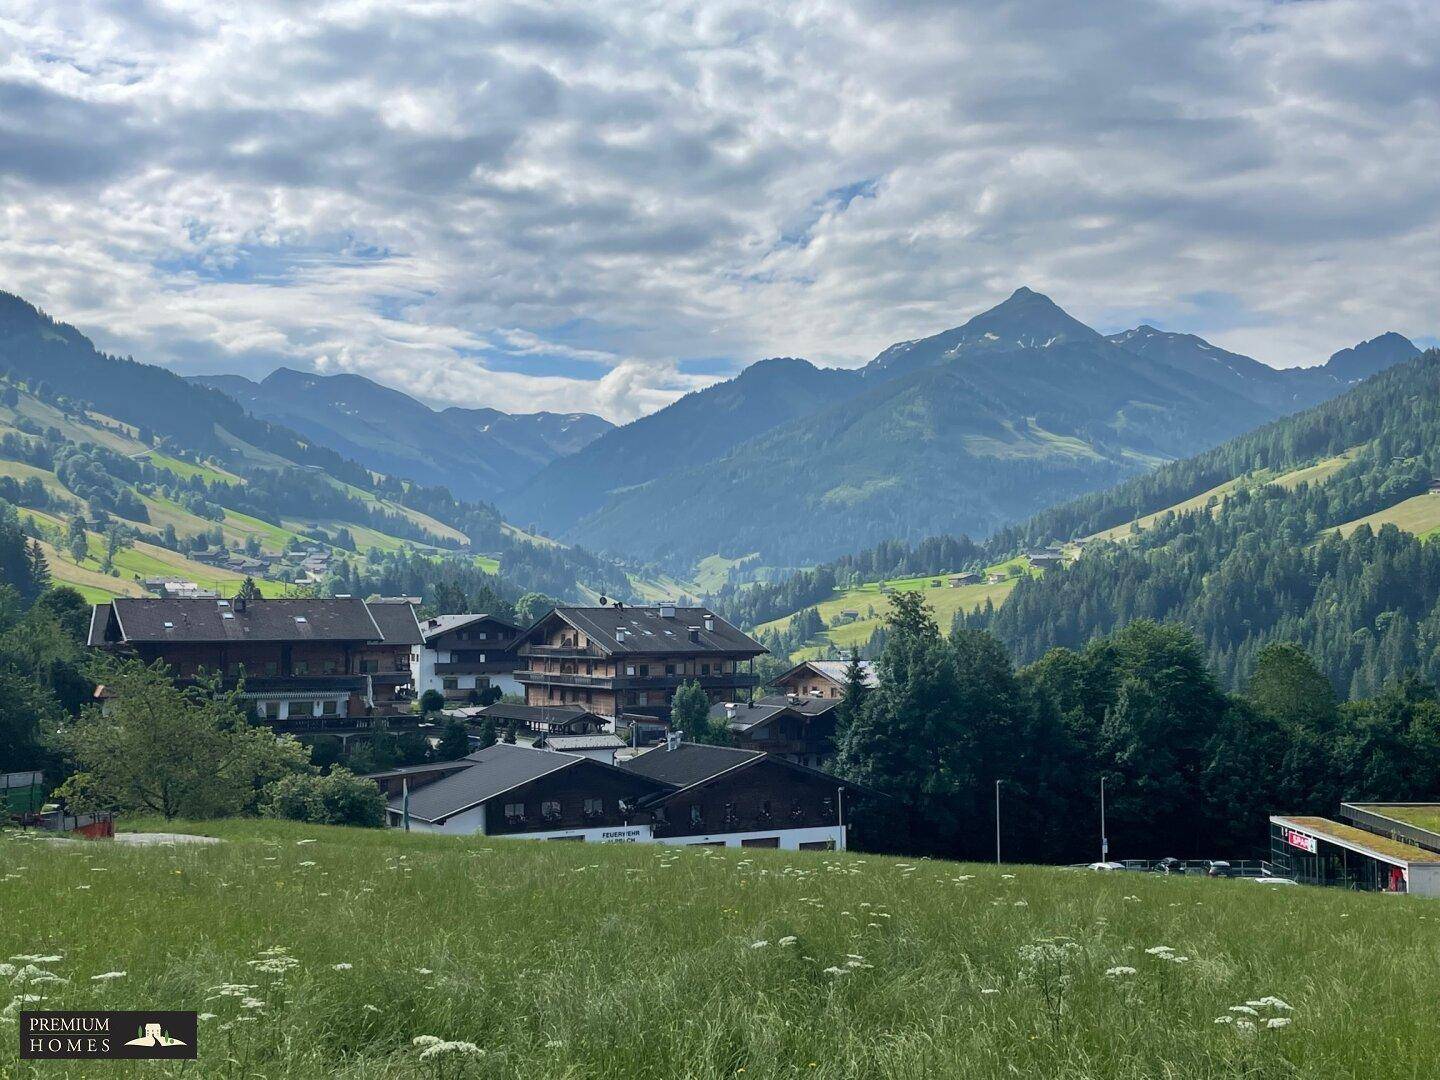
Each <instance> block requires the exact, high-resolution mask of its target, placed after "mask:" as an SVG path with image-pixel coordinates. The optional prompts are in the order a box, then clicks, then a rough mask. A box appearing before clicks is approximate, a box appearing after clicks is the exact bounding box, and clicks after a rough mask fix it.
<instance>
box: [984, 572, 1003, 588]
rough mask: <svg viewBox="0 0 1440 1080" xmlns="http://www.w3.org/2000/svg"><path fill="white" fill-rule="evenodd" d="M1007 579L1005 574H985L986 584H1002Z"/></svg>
mask: <svg viewBox="0 0 1440 1080" xmlns="http://www.w3.org/2000/svg"><path fill="white" fill-rule="evenodd" d="M1004 581H1005V575H1004V574H996V573H990V574H986V575H985V584H986V585H1000V584H1002V583H1003V582H1004Z"/></svg>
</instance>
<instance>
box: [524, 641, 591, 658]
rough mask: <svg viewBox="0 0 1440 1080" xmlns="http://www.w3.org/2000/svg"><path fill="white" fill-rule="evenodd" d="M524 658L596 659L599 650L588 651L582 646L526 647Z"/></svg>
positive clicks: (588, 649)
mask: <svg viewBox="0 0 1440 1080" xmlns="http://www.w3.org/2000/svg"><path fill="white" fill-rule="evenodd" d="M524 651H525V655H526V656H556V657H567V658H568V657H572V656H573V657H579V658H580V659H582V660H583V659H585V658H586V657H596V656H599V655H600V650H598V649H590V648H587V647H585V646H582V645H526V646H525V647H524Z"/></svg>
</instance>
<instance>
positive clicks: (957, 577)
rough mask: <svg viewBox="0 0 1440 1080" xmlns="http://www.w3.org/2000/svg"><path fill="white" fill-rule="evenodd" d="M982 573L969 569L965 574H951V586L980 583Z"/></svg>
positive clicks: (958, 586) (955, 587) (956, 587)
mask: <svg viewBox="0 0 1440 1080" xmlns="http://www.w3.org/2000/svg"><path fill="white" fill-rule="evenodd" d="M979 584H980V575H979V574H977V573H976V572H975V571H973V570H967V571H966V572H965V573H963V574H951V575H950V588H952V589H958V588H960V587H961V586H962V585H979Z"/></svg>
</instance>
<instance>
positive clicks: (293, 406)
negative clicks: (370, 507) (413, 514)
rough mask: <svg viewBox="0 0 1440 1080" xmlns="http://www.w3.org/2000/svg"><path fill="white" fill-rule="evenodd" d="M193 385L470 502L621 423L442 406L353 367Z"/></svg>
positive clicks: (199, 379)
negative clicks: (340, 371) (335, 371)
mask: <svg viewBox="0 0 1440 1080" xmlns="http://www.w3.org/2000/svg"><path fill="white" fill-rule="evenodd" d="M190 381H191V382H193V383H197V384H199V385H202V386H208V387H210V388H212V389H215V390H219V391H220V392H222V393H224V394H226V395H228V396H229V397H231V398H233V399H234V400H235V401H237V402H238V403H239V404H241V405H242V406H244V408H245V409H246V411H248V412H250V413H251V414H253V415H255V416H258V417H260V418H262V419H265V420H270V421H272V422H274V423H277V424H284V425H285V426H286V427H288V428H291V429H293V430H295V431H298V432H300V433H301V434H302V435H307V436H309V437H310V438H313V439H317V440H319V441H320V442H323V443H324V444H325V445H326V446H329V447H331V448H333V449H335V450H337V451H338V452H340V453H342V454H344V455H345V456H347V457H350V458H353V459H355V460H356V461H359V462H361V463H363V464H365V465H367V466H369V467H370V468H372V469H375V470H376V471H377V472H383V473H388V474H392V475H397V476H415V477H420V478H423V479H424V480H425V482H427V483H438V484H444V485H445V486H446V487H448V488H450V489H451V490H452V491H454V492H455V493H456V494H458V495H460V496H461V497H462V498H472V499H490V498H493V497H494V496H495V495H496V494H498V493H499V492H500V491H503V490H505V489H508V488H512V487H515V486H516V485H517V484H520V483H522V482H523V481H524V480H526V479H528V478H529V477H530V476H531V475H532V474H533V473H535V472H536V471H538V470H539V469H541V468H543V467H544V466H545V465H546V464H548V463H549V462H550V461H552V460H553V459H555V458H557V457H560V456H563V455H566V454H573V453H575V452H576V451H578V450H582V449H584V447H585V446H587V445H588V444H589V443H591V442H593V441H594V440H595V439H596V438H598V437H599V436H601V435H603V434H604V433H605V432H607V431H609V430H610V429H611V428H612V427H613V426H614V425H613V424H611V423H610V422H609V421H608V420H605V419H603V418H601V417H599V416H594V415H592V414H590V413H549V412H539V413H525V414H518V415H512V414H509V413H504V412H501V411H499V410H498V409H464V408H448V409H443V410H438V411H437V410H435V409H432V408H430V407H429V406H428V405H426V404H424V403H423V402H420V401H417V400H415V399H414V398H412V397H410V396H409V395H408V394H405V393H403V392H401V391H399V390H396V389H393V388H392V387H388V386H383V385H381V384H380V383H377V382H374V381H373V380H371V379H367V378H365V377H364V376H363V375H355V374H350V373H343V374H338V375H319V374H315V373H311V372H303V371H294V370H292V369H290V368H277V369H276V370H275V371H272V372H271V373H270V374H269V375H267V376H266V377H265V378H264V379H262V380H261V381H260V382H255V381H253V380H251V379H247V378H244V377H243V376H240V375H197V376H192V377H191V379H190Z"/></svg>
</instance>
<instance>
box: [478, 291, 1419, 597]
mask: <svg viewBox="0 0 1440 1080" xmlns="http://www.w3.org/2000/svg"><path fill="white" fill-rule="evenodd" d="M1392 339H1393V340H1392ZM1372 345H1373V346H1374V347H1373V348H1370V347H1367V349H1366V352H1367V356H1369V357H1370V359H1371V361H1372V362H1375V363H1380V362H1382V360H1383V359H1384V358H1388V359H1390V360H1399V359H1403V358H1404V357H1405V356H1407V355H1413V354H1414V347H1413V346H1411V345H1410V344H1409V343H1408V342H1406V341H1405V340H1404V339H1403V338H1400V337H1399V336H1398V335H1390V336H1387V337H1386V338H1385V339H1380V340H1379V343H1378V344H1375V343H1372ZM1407 349H1408V350H1409V351H1408V353H1407V352H1406V350H1407ZM778 363H781V362H779V361H767V362H765V364H761V365H756V366H755V367H753V368H751V369H748V370H747V371H746V372H744V373H742V374H741V375H740V376H738V377H737V378H736V379H734V380H731V381H730V382H728V383H724V384H721V385H720V386H717V387H712V388H710V389H709V390H706V391H704V392H702V393H701V394H694V395H690V396H688V397H686V398H684V399H682V400H681V401H679V402H677V403H676V404H674V405H672V406H671V407H670V409H668V410H664V411H662V412H661V413H657V414H655V416H652V417H647V418H646V419H645V420H642V421H638V422H637V423H635V424H631V425H628V426H626V427H624V428H620V429H617V430H616V431H613V432H610V433H609V434H607V435H606V436H604V437H602V438H601V439H598V440H597V441H596V442H595V443H594V444H592V445H591V446H590V447H588V448H587V449H586V450H584V451H582V452H581V453H579V454H577V455H573V456H571V457H566V458H561V459H559V460H557V461H555V462H553V463H552V464H551V465H550V466H549V467H548V468H547V469H545V470H544V471H543V472H542V473H541V474H539V475H538V476H537V477H536V478H535V480H534V481H532V482H531V484H530V485H529V486H527V488H526V489H525V490H524V491H522V492H521V493H520V494H519V496H517V497H516V498H515V499H514V500H510V501H508V502H507V503H506V505H507V506H510V507H511V508H512V509H513V510H514V511H515V514H516V515H518V517H519V519H520V520H525V521H530V520H534V521H537V522H538V523H539V524H540V525H542V526H544V527H547V528H550V529H553V530H556V531H557V533H558V535H561V536H563V537H565V538H566V539H570V540H574V541H575V542H578V543H583V544H585V545H586V546H588V547H591V548H595V549H599V550H605V551H624V552H627V553H631V554H635V555H639V556H641V557H645V558H653V559H664V560H667V561H668V563H669V565H671V566H672V567H674V568H676V569H688V568H689V567H690V566H692V565H693V564H694V563H695V562H697V561H698V560H700V559H701V558H703V557H705V556H706V555H710V554H719V555H722V556H726V557H731V558H734V557H740V556H745V555H749V554H751V553H758V554H759V559H758V560H757V561H758V563H760V564H765V565H769V566H772V567H774V566H781V567H783V566H794V565H804V564H811V563H815V562H818V561H823V560H825V559H829V558H833V557H835V556H837V555H839V554H841V553H844V552H847V551H855V550H858V549H860V548H863V547H866V546H869V545H873V544H876V543H879V542H881V541H883V540H886V539H899V540H904V541H914V540H918V539H921V538H923V537H925V536H930V535H935V534H939V533H948V532H965V533H969V534H971V535H976V536H983V535H988V534H990V533H993V532H995V531H996V530H998V529H1001V528H1003V527H1004V526H1005V525H1007V524H1009V523H1012V522H1014V521H1017V520H1021V519H1024V518H1026V517H1027V516H1029V515H1031V514H1034V513H1037V512H1038V511H1040V510H1042V509H1044V508H1045V507H1047V506H1050V505H1053V504H1055V503H1057V502H1063V501H1065V500H1067V499H1070V498H1072V497H1074V496H1075V495H1076V494H1079V493H1082V492H1085V491H1090V490H1096V489H1103V488H1106V487H1109V486H1111V485H1113V484H1115V483H1116V482H1117V481H1119V480H1121V479H1124V478H1125V477H1126V476H1130V475H1134V474H1136V473H1139V472H1144V471H1147V470H1149V469H1150V468H1152V467H1153V466H1154V465H1156V464H1158V463H1161V462H1163V461H1167V460H1173V459H1175V458H1183V457H1186V456H1188V455H1190V454H1193V453H1194V452H1196V451H1197V450H1199V449H1203V448H1205V447H1208V446H1211V445H1214V444H1215V443H1217V442H1221V441H1223V440H1225V439H1227V438H1230V437H1232V436H1234V435H1237V434H1239V433H1241V432H1243V431H1246V430H1249V429H1251V428H1253V427H1255V426H1257V425H1259V424H1262V423H1264V422H1266V421H1267V420H1270V419H1273V418H1274V417H1275V416H1277V415H1280V414H1283V413H1285V412H1289V411H1293V410H1295V409H1298V408H1302V407H1304V406H1305V405H1308V404H1310V403H1313V402H1315V401H1319V400H1322V399H1324V398H1325V397H1328V396H1331V395H1333V394H1334V393H1338V392H1340V391H1341V390H1342V389H1343V388H1344V387H1345V386H1346V385H1348V382H1347V379H1348V375H1346V374H1345V373H1343V372H1341V373H1337V372H1335V371H1331V370H1330V366H1329V365H1325V366H1322V367H1321V368H1317V369H1309V370H1306V371H1298V370H1291V371H1277V370H1275V369H1272V368H1269V367H1267V366H1266V365H1264V364H1261V363H1259V362H1258V361H1255V360H1252V359H1250V358H1248V357H1243V356H1240V355H1238V354H1235V353H1229V352H1226V351H1225V350H1222V349H1217V348H1215V347H1214V346H1212V345H1210V344H1209V343H1207V342H1205V341H1203V340H1202V339H1200V338H1196V337H1193V336H1188V335H1178V334H1166V333H1163V332H1161V331H1157V330H1154V329H1153V328H1150V327H1141V328H1138V329H1137V330H1134V331H1129V332H1127V333H1126V334H1120V335H1112V336H1111V337H1109V338H1107V337H1104V336H1102V335H1100V334H1099V333H1097V332H1096V331H1094V330H1093V329H1091V328H1090V327H1088V326H1086V325H1085V324H1084V323H1081V322H1080V321H1079V320H1077V319H1075V318H1073V317H1072V316H1070V315H1068V314H1067V313H1066V312H1064V311H1063V310H1062V309H1061V308H1059V307H1058V306H1057V305H1056V304H1054V303H1053V302H1052V301H1051V300H1050V299H1049V298H1047V297H1045V296H1043V295H1041V294H1039V293H1036V292H1034V291H1032V290H1029V289H1019V290H1017V291H1016V292H1015V293H1014V295H1012V296H1011V297H1010V298H1009V299H1008V300H1006V301H1005V302H1004V303H1002V304H1000V305H998V306H996V307H995V308H992V309H990V310H989V311H986V312H984V313H982V314H980V315H977V316H976V317H975V318H973V319H971V320H970V321H969V322H967V323H965V324H964V325H963V326H960V327H957V328H955V329H953V330H947V331H945V332H944V333H941V334H937V335H934V336H932V337H928V338H922V339H918V340H916V341H909V342H902V343H900V344H898V345H894V346H892V347H890V348H889V349H886V350H885V351H884V352H882V353H881V354H880V355H879V356H877V357H876V358H875V360H874V361H872V362H871V363H870V364H869V365H868V366H867V367H865V368H864V369H861V370H860V371H859V372H825V371H821V370H818V369H815V368H813V367H811V366H810V365H808V364H803V362H802V361H788V362H785V363H788V364H790V365H802V364H803V367H802V368H799V369H797V370H799V371H803V373H804V384H803V385H796V386H793V387H791V388H789V389H788V390H786V389H781V388H774V389H772V388H770V387H768V386H767V387H766V393H765V394H764V395H763V396H762V395H756V394H749V395H745V394H743V390H744V389H745V387H746V386H747V384H749V383H750V382H751V381H759V380H760V377H761V375H762V374H769V373H768V372H766V371H765V368H766V365H775V364H778ZM1352 366H1353V365H1352ZM825 379H829V380H830V381H829V382H828V383H825V382H822V380H825ZM811 384H813V385H814V386H815V387H821V386H823V387H824V389H826V390H829V391H831V392H832V394H831V396H830V399H829V400H826V394H825V393H822V392H819V390H816V389H811ZM742 400H743V401H744V402H746V403H747V404H748V407H749V411H748V412H747V413H745V414H744V415H737V416H734V417H731V416H728V415H717V414H716V413H715V411H714V410H713V409H712V408H711V406H710V404H709V403H710V402H721V401H737V402H738V401H742ZM759 401H764V402H765V403H766V404H765V407H764V408H763V410H761V409H757V407H756V406H757V404H758V402H759ZM787 410H788V413H787ZM747 418H749V422H747ZM722 421H723V422H722ZM717 423H719V426H720V428H721V430H719V431H716V430H715V426H716V425H717ZM666 425H673V426H674V427H675V428H677V429H679V432H687V433H689V435H688V437H687V435H685V434H680V433H672V437H671V439H670V442H669V444H668V445H666V444H665V443H664V441H663V440H661V439H659V438H657V436H658V435H659V434H660V432H661V431H663V430H666ZM622 445H623V446H624V447H625V453H624V454H623V455H622V454H618V453H614V452H613V451H614V448H617V447H620V446H622ZM542 485H543V486H544V488H545V490H544V492H543V493H541V492H536V491H535V489H536V488H537V487H540V486H542ZM640 521H643V522H645V523H646V527H645V528H644V529H637V528H636V527H635V523H636V522H640Z"/></svg>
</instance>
